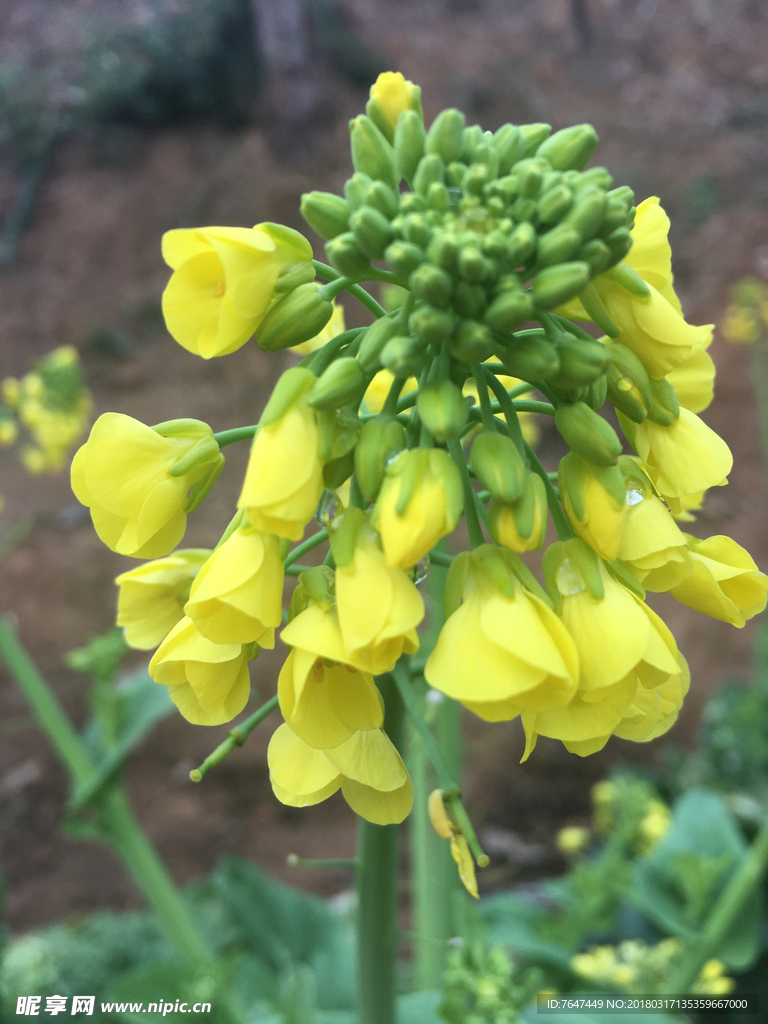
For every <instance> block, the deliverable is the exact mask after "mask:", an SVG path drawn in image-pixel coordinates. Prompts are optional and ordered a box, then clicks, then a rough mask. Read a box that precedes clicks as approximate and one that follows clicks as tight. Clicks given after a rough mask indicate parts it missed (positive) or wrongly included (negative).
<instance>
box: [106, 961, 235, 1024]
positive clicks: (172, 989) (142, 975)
mask: <svg viewBox="0 0 768 1024" xmlns="http://www.w3.org/2000/svg"><path fill="white" fill-rule="evenodd" d="M222 981H223V979H222V977H221V976H220V974H219V976H217V975H216V974H215V973H211V975H201V974H200V972H199V971H194V970H193V969H192V968H190V967H187V966H186V965H184V964H175V963H167V964H152V966H150V967H144V968H142V969H141V970H138V971H132V972H131V973H130V974H125V975H123V976H122V977H121V978H119V979H118V980H117V981H116V982H114V983H113V984H112V985H111V986H110V987H109V989H108V990H107V992H106V993H105V994H104V996H103V997H102V999H101V1002H102V1003H104V1004H107V1005H108V1004H110V1003H111V1004H112V1007H111V1008H110V1009H108V1010H107V1013H110V1012H111V1017H108V1018H107V1019H114V1020H118V1021H126V1022H129V1024H155V1022H156V1021H162V1020H163V1017H164V1013H163V1008H164V1006H166V1005H167V1004H168V1003H171V1005H172V1006H173V1007H175V1006H176V1000H179V1003H180V1004H182V1003H185V1002H186V1003H188V1004H189V1006H190V1008H191V1007H193V1006H194V1004H195V1003H210V1004H211V1012H210V1013H206V1014H205V1019H206V1022H209V1024H225V1016H224V1013H223V1012H222V1009H221V990H222ZM217 997H218V998H217ZM131 1004H133V1007H138V1006H139V1005H142V1004H143V1009H142V1010H140V1011H138V1010H137V1009H133V1008H132V1006H131ZM152 1005H157V1006H159V1009H158V1010H157V1011H152V1012H150V1011H149V1009H148V1007H150V1006H152ZM171 1012H172V1011H170V1010H169V1011H167V1013H171ZM165 1015H167V1014H165ZM226 1024H228V1022H226Z"/></svg>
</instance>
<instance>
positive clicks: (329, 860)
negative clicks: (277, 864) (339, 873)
mask: <svg viewBox="0 0 768 1024" xmlns="http://www.w3.org/2000/svg"><path fill="white" fill-rule="evenodd" d="M285 860H286V863H287V864H288V867H289V868H356V867H357V857H310V858H305V857H299V856H298V855H297V854H295V853H289V854H288V856H287V857H286V858H285Z"/></svg>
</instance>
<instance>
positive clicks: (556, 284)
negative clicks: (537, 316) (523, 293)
mask: <svg viewBox="0 0 768 1024" xmlns="http://www.w3.org/2000/svg"><path fill="white" fill-rule="evenodd" d="M588 284H589V264H587V263H583V262H581V260H577V261H575V262H573V263H559V264H557V265H556V266H554V267H545V268H544V270H540V271H539V272H538V274H537V275H536V276H535V277H534V279H533V288H532V295H533V301H534V303H535V304H536V305H537V306H539V307H540V308H541V309H552V308H553V307H554V306H559V305H561V304H562V303H563V302H567V301H568V299H572V298H573V297H574V296H575V295H578V294H579V292H581V291H583V290H584V289H585V288H586V287H587V285H588Z"/></svg>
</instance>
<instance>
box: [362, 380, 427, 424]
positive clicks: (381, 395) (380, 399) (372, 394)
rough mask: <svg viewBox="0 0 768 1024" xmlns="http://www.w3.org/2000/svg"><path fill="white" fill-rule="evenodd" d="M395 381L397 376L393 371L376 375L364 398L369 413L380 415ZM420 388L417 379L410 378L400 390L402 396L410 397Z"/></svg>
mask: <svg viewBox="0 0 768 1024" xmlns="http://www.w3.org/2000/svg"><path fill="white" fill-rule="evenodd" d="M394 379H395V375H394V374H393V373H392V371H391V370H379V372H378V373H376V374H374V377H373V380H372V381H371V383H370V384H369V385H368V388H367V390H366V392H365V395H364V397H363V401H364V402H365V407H366V409H367V410H368V412H376V413H379V412H381V410H382V409H383V408H384V402H385V401H386V399H387V395H388V394H389V389H390V388H391V387H392V382H393V381H394ZM418 386H419V382H418V381H417V380H416V378H415V377H408V378H407V379H406V381H405V383H404V384H403V386H402V388H401V389H400V396H401V397H402V396H403V395H409V394H410V393H411V391H415V390H416V389H417V388H418Z"/></svg>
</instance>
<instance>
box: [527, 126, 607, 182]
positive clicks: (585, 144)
mask: <svg viewBox="0 0 768 1024" xmlns="http://www.w3.org/2000/svg"><path fill="white" fill-rule="evenodd" d="M597 142H598V139H597V132H596V131H595V129H594V128H593V127H592V125H591V124H574V125H572V126H571V127H570V128H563V129H561V130H560V131H559V132H555V134H554V135H552V136H550V137H549V138H548V139H547V140H546V142H542V144H541V145H540V146H539V148H538V149H537V150H536V156H541V157H544V159H545V160H549V162H550V163H551V164H552V166H553V167H554V168H555V170H557V171H568V170H575V171H580V170H581V169H582V167H583V166H584V164H585V163H586V162H587V160H589V158H590V157H591V156H592V153H593V151H594V149H595V146H596V145H597Z"/></svg>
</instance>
